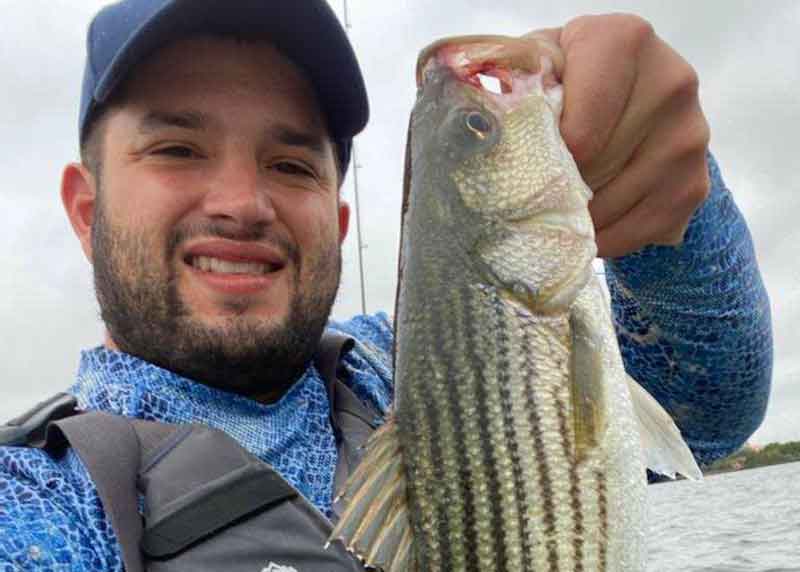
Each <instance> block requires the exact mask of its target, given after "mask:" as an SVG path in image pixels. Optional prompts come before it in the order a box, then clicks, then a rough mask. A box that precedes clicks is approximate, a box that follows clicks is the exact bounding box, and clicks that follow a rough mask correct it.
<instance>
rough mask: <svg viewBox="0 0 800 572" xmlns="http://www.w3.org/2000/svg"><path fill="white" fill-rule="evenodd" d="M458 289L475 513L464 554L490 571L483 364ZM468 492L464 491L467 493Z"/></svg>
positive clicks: (465, 295)
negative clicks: (480, 390) (479, 390)
mask: <svg viewBox="0 0 800 572" xmlns="http://www.w3.org/2000/svg"><path fill="white" fill-rule="evenodd" d="M462 286H463V287H462V288H460V289H459V297H458V299H459V300H460V301H461V303H460V304H459V306H458V309H459V310H461V311H459V312H458V313H457V316H458V318H459V320H460V322H459V323H458V324H457V330H456V331H457V332H458V333H459V334H460V335H461V336H462V337H461V338H460V339H459V344H460V345H459V346H458V355H457V356H452V357H453V359H455V360H458V362H457V363H458V364H459V368H460V371H461V372H462V375H463V379H460V380H459V384H458V385H459V388H458V391H456V398H457V403H458V410H459V419H460V422H461V426H462V427H463V435H464V441H463V442H462V447H463V449H464V453H465V455H466V456H467V465H466V466H465V467H464V469H463V471H464V473H463V476H462V478H463V479H465V484H464V486H465V487H466V489H469V490H470V491H474V492H472V493H471V507H472V509H473V510H472V511H468V512H467V523H466V524H467V529H468V530H469V531H470V532H469V534H468V535H467V536H468V538H471V539H474V540H473V542H472V543H471V545H470V546H465V547H464V551H465V553H466V554H467V555H468V556H467V559H468V560H470V561H474V562H475V563H476V564H477V567H478V569H479V570H485V569H487V568H489V569H491V568H492V567H493V560H494V539H493V538H492V537H491V536H487V535H486V534H484V531H482V530H481V528H480V524H481V523H484V522H488V520H489V519H490V510H489V506H488V505H489V503H488V500H487V499H486V498H485V496H480V494H479V491H481V490H482V488H483V487H484V486H485V485H484V483H485V481H486V479H487V477H486V474H485V472H486V469H487V468H486V467H485V463H484V457H483V454H482V452H483V449H484V448H485V444H484V443H483V442H482V441H481V428H480V424H479V421H478V418H477V417H478V416H477V415H476V414H475V408H476V404H477V403H478V398H477V396H476V391H475V389H476V386H477V385H480V384H481V383H482V379H481V377H480V373H481V371H482V369H481V364H480V363H479V362H477V361H475V360H474V359H472V358H473V357H474V356H473V353H471V352H470V351H468V347H470V346H471V345H473V339H472V337H471V336H472V335H473V332H472V330H471V329H470V321H471V320H472V316H471V315H470V304H471V295H470V292H469V290H468V288H467V287H466V285H462ZM466 489H465V490H466Z"/></svg>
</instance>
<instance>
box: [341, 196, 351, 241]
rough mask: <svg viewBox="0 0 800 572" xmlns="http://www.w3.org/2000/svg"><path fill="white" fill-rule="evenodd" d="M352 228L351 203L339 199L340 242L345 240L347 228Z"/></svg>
mask: <svg viewBox="0 0 800 572" xmlns="http://www.w3.org/2000/svg"><path fill="white" fill-rule="evenodd" d="M348 228H350V205H349V204H347V203H346V202H345V201H343V200H341V199H340V200H339V244H342V242H344V239H345V237H346V236H347V229H348Z"/></svg>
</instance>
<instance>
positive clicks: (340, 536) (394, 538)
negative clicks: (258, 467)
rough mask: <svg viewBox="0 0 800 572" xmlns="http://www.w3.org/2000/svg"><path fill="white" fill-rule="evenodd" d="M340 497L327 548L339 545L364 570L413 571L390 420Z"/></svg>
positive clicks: (402, 476) (396, 442)
mask: <svg viewBox="0 0 800 572" xmlns="http://www.w3.org/2000/svg"><path fill="white" fill-rule="evenodd" d="M340 496H341V498H343V499H344V500H345V501H346V503H347V508H346V509H345V511H344V513H343V514H342V517H341V519H340V520H339V522H338V524H337V525H336V527H335V528H334V530H333V532H332V533H331V536H330V539H329V542H332V541H334V540H341V541H342V542H344V544H345V546H346V547H347V549H348V550H349V551H350V552H352V553H354V554H355V555H356V556H358V557H359V558H360V559H361V560H362V561H363V562H364V563H365V564H367V565H368V566H373V567H377V568H380V569H382V570H384V571H385V572H413V571H416V570H417V566H416V562H415V558H416V557H415V555H414V549H413V548H414V547H413V536H412V534H411V524H410V521H409V517H408V504H407V496H406V479H405V471H404V468H403V462H402V456H401V452H400V441H399V438H398V435H397V430H396V425H395V422H394V420H391V419H390V420H389V421H387V422H386V423H385V424H384V425H383V427H381V428H380V429H379V430H378V431H376V432H375V434H374V435H372V437H371V438H370V440H369V442H368V443H367V445H366V453H365V455H364V458H363V459H362V461H361V463H360V464H359V465H358V467H356V470H355V471H354V472H353V474H352V475H351V476H350V478H349V479H348V480H347V482H346V483H345V486H344V490H343V491H342V493H341V495H340Z"/></svg>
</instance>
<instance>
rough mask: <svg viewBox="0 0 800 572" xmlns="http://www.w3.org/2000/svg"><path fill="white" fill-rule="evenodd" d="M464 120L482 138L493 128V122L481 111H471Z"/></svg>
mask: <svg viewBox="0 0 800 572" xmlns="http://www.w3.org/2000/svg"><path fill="white" fill-rule="evenodd" d="M464 121H465V123H466V125H467V128H468V129H469V130H470V131H472V132H473V133H474V134H475V135H477V136H478V137H479V138H481V139H484V138H486V136H487V135H489V132H490V131H491V130H492V124H491V122H490V121H489V120H488V119H487V118H486V116H485V115H484V114H482V113H481V112H480V111H470V112H469V113H467V115H466V116H465V118H464Z"/></svg>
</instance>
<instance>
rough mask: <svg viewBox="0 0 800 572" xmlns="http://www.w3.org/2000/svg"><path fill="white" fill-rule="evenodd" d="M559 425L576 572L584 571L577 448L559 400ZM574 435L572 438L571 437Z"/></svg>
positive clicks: (564, 407) (564, 410)
mask: <svg viewBox="0 0 800 572" xmlns="http://www.w3.org/2000/svg"><path fill="white" fill-rule="evenodd" d="M558 427H559V433H560V434H561V449H562V451H563V453H564V458H565V459H567V462H568V465H569V480H570V483H569V494H570V503H569V504H570V508H572V519H573V527H572V532H573V543H572V548H573V553H574V557H575V572H583V546H582V542H581V536H582V533H583V515H582V508H581V498H580V489H579V486H580V479H579V477H578V465H577V457H576V453H575V448H574V446H573V440H574V437H575V436H574V435H572V432H571V430H570V429H571V428H570V425H569V420H568V419H567V414H566V405H564V404H563V403H562V402H561V401H559V407H558ZM570 436H572V440H571V439H570Z"/></svg>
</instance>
